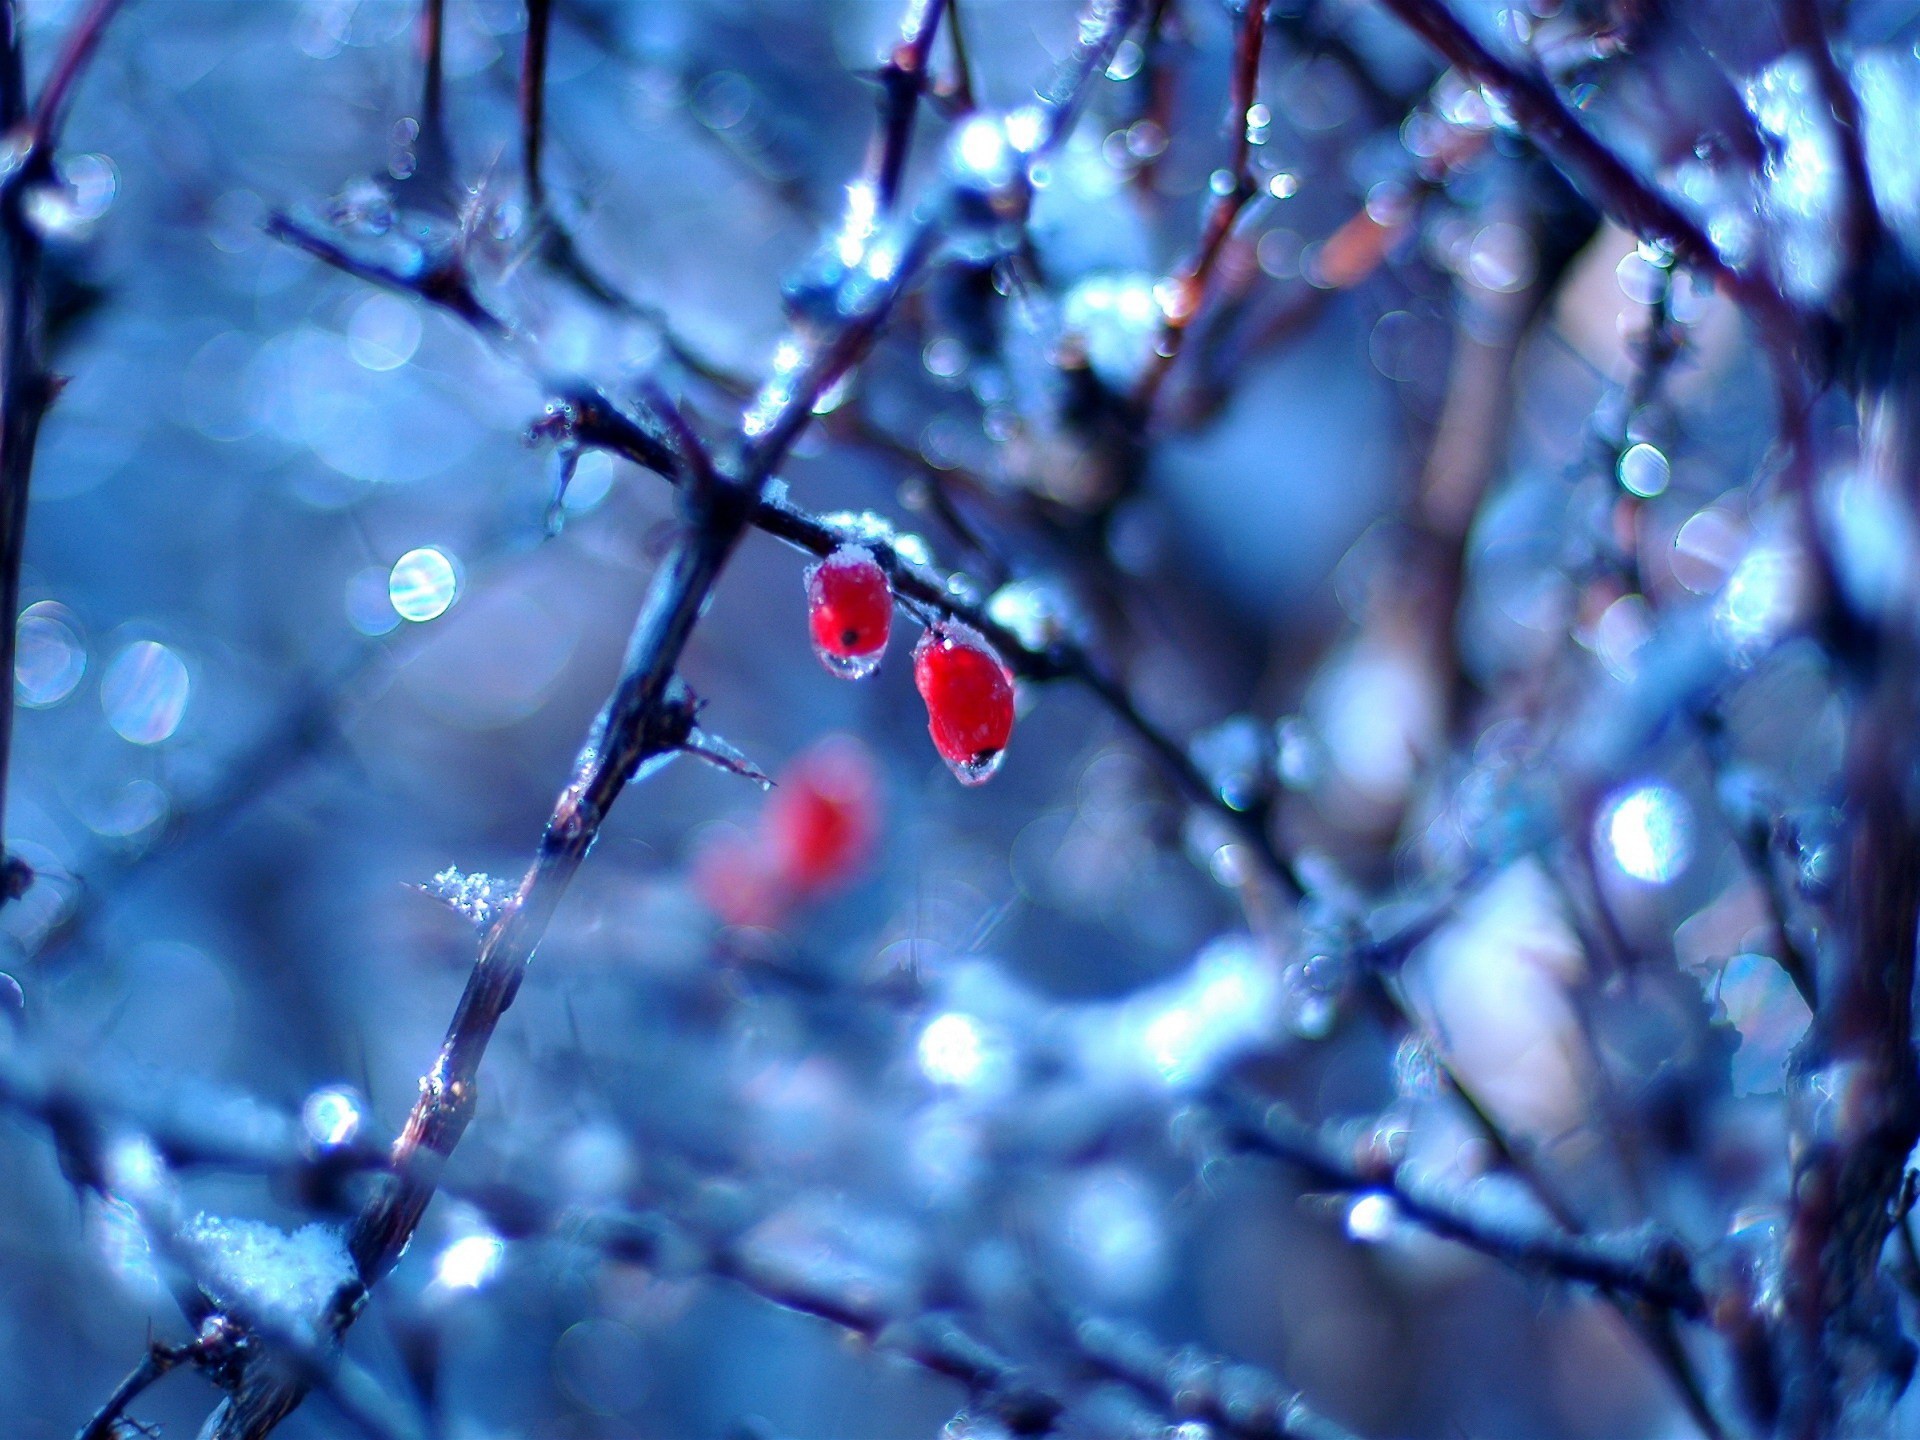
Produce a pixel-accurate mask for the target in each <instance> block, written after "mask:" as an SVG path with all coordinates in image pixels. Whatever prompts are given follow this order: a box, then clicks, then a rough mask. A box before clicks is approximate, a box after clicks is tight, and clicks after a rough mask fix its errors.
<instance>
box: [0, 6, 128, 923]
mask: <svg viewBox="0 0 1920 1440" xmlns="http://www.w3.org/2000/svg"><path fill="white" fill-rule="evenodd" d="M119 5H120V0H94V3H93V4H92V6H91V7H89V9H88V10H87V11H86V13H85V14H83V15H82V16H81V17H80V19H79V20H78V21H76V22H75V24H74V26H73V28H72V29H71V30H70V31H68V32H67V37H66V42H65V44H64V45H63V46H62V48H61V50H60V53H59V55H58V56H57V57H56V58H55V60H54V64H53V70H52V72H51V74H50V75H49V77H48V80H47V83H46V86H45V88H44V89H43V90H42V91H41V94H40V99H39V102H38V103H37V104H36V105H35V106H34V107H33V110H32V119H31V121H30V122H28V121H27V114H28V104H27V93H26V84H27V82H26V58H25V55H24V53H23V51H22V43H23V37H22V36H21V33H20V27H21V17H20V11H19V7H18V5H17V3H15V0H8V3H7V5H6V8H5V12H4V14H3V15H0V31H3V32H4V33H0V123H4V125H5V128H6V129H7V130H8V131H10V132H17V131H18V129H19V128H20V126H21V125H22V124H23V123H24V124H26V125H27V134H26V136H25V137H24V140H23V141H22V142H21V143H23V145H24V154H23V155H21V157H20V158H19V161H18V164H17V165H16V167H15V168H14V169H13V170H12V171H11V172H10V173H8V174H7V175H6V177H5V178H4V180H0V261H3V262H4V264H5V267H6V281H5V285H6V289H5V314H4V316H3V317H0V683H3V684H4V687H5V691H6V693H5V695H4V696H0V815H4V814H5V811H6V794H7V769H8V763H9V761H10V759H11V756H12V751H13V669H14V648H15V643H16V635H15V627H16V622H17V620H18V617H19V614H20V565H21V561H22V559H23V558H24V555H25V552H26V538H27V508H28V497H29V491H30V488H31V485H32V481H33V457H34V451H35V449H36V447H37V446H38V445H39V440H40V425H41V422H42V421H43V420H44V419H45V418H46V414H47V409H48V407H49V406H51V405H52V403H53V400H54V397H55V396H56V395H57V394H58V393H59V384H58V382H57V381H56V380H55V378H54V376H53V375H52V373H51V372H50V371H49V370H48V369H47V315H46V307H47V298H46V277H45V275H44V273H43V265H44V261H45V253H46V252H45V246H44V243H43V241H42V239H41V235H40V231H39V230H38V229H37V228H36V227H35V225H34V222H33V219H32V217H31V216H30V215H29V214H28V213H27V202H28V197H29V196H30V195H31V194H32V192H33V191H35V190H36V189H38V188H40V187H42V186H46V185H52V184H55V183H57V179H56V176H55V174H54V168H53V151H54V147H55V145H56V144H57V143H58V141H59V130H60V123H61V118H62V116H63V114H64V112H65V109H66V103H67V99H68V97H69V96H70V95H71V94H72V91H73V88H74V86H76V85H77V84H78V83H79V81H80V77H81V75H82V73H84V71H85V69H86V66H87V62H88V60H90V59H91V58H92V56H93V54H94V52H95V50H96V48H97V47H98V45H99V43H100V36H101V34H102V32H104V30H105V29H106V26H107V22H108V21H109V20H111V19H112V18H113V14H114V12H115V11H116V10H117V9H119ZM4 840H5V837H4V835H3V834H0V904H4V903H5V902H6V900H8V899H11V898H14V897H16V896H18V895H19V894H21V893H22V892H23V891H24V890H25V889H26V888H27V886H28V884H30V883H31V881H32V874H31V872H30V871H28V869H27V868H26V865H25V863H24V862H23V861H21V860H20V859H19V858H18V857H17V856H14V855H12V854H10V853H6V852H5V850H4Z"/></svg>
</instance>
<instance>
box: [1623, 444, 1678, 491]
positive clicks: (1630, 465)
mask: <svg viewBox="0 0 1920 1440" xmlns="http://www.w3.org/2000/svg"><path fill="white" fill-rule="evenodd" d="M1618 473H1619V476H1620V484H1621V486H1622V487H1623V488H1625V489H1626V490H1629V491H1631V492H1632V493H1633V494H1635V495H1639V496H1642V497H1643V498H1647V499H1651V498H1652V497H1653V496H1655V495H1659V494H1662V493H1663V492H1664V491H1665V490H1666V488H1667V481H1668V480H1669V479H1671V478H1672V476H1673V467H1672V465H1670V464H1669V463H1668V462H1667V457H1666V456H1665V455H1664V454H1662V453H1661V452H1660V451H1659V450H1658V449H1656V448H1655V447H1654V446H1652V445H1648V444H1646V443H1645V442H1644V441H1643V442H1641V443H1640V444H1638V445H1630V446H1628V447H1627V449H1626V451H1625V452H1624V453H1623V454H1622V455H1621V456H1620V464H1619V470H1618Z"/></svg>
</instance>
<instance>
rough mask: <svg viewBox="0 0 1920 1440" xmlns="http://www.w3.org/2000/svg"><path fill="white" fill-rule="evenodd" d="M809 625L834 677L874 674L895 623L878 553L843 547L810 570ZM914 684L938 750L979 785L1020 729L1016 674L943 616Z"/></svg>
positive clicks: (926, 638) (917, 655)
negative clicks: (1015, 717) (1015, 724)
mask: <svg viewBox="0 0 1920 1440" xmlns="http://www.w3.org/2000/svg"><path fill="white" fill-rule="evenodd" d="M807 624H808V627H809V629H810V630H811V632H812V634H813V648H814V650H815V652H816V653H818V654H819V656H820V660H821V662H822V663H823V664H824V665H825V666H826V667H827V668H828V669H829V670H831V671H832V672H833V673H834V674H836V675H841V676H846V677H849V678H857V677H859V676H862V675H870V674H872V673H873V671H874V670H875V669H876V668H877V667H878V666H879V664H880V656H881V654H882V653H883V652H884V651H885V650H886V648H887V636H888V634H889V633H890V632H891V630H892V628H893V588H892V587H891V586H890V585H889V584H888V583H887V573H886V571H884V570H882V569H881V568H880V565H879V562H878V561H876V560H875V559H874V558H873V554H872V552H871V551H869V550H866V549H863V548H862V547H860V546H857V545H843V546H841V547H840V548H839V549H838V550H836V551H834V552H833V554H831V555H829V556H827V558H826V559H824V560H822V561H821V562H820V563H819V564H818V565H815V566H813V567H812V568H810V569H809V570H808V571H807ZM913 683H914V685H915V687H916V688H917V689H918V690H919V691H920V698H921V699H922V700H924V701H925V702H926V706H927V732H928V733H929V734H930V735H932V736H933V748H934V749H936V750H938V751H939V752H940V758H941V759H942V760H945V761H946V762H947V766H948V768H949V769H951V770H952V771H953V773H954V774H955V775H956V776H957V777H958V778H959V779H960V781H961V782H962V783H963V784H967V785H978V784H980V783H981V782H982V781H984V780H986V779H987V778H988V777H990V776H991V775H992V774H993V772H994V771H996V770H998V769H999V768H1000V757H1001V755H1002V754H1003V753H1004V752H1005V750H1006V748H1007V739H1008V737H1009V736H1010V735H1012V733H1013V676H1012V674H1011V673H1010V672H1009V671H1008V669H1007V667H1006V665H1005V664H1004V663H1002V661H1001V659H1000V657H999V656H998V655H996V654H994V652H993V649H992V647H991V646H989V645H988V644H987V642H986V641H985V640H984V639H982V638H981V636H980V635H979V634H978V633H977V632H976V631H974V630H972V629H970V628H969V627H967V626H965V625H962V624H960V623H958V622H957V621H952V620H937V621H935V622H934V623H933V624H932V625H929V626H928V627H927V629H926V632H925V633H924V634H923V635H921V637H920V642H919V644H917V645H915V646H914V648H913Z"/></svg>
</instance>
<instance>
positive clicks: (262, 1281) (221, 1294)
mask: <svg viewBox="0 0 1920 1440" xmlns="http://www.w3.org/2000/svg"><path fill="white" fill-rule="evenodd" d="M179 1238H180V1244H181V1246H182V1247H183V1248H184V1249H185V1250H186V1252H187V1253H188V1255H189V1256H191V1257H192V1258H193V1259H194V1260H195V1261H196V1262H197V1269H196V1272H195V1273H196V1274H198V1275H199V1276H200V1277H202V1278H201V1287H202V1288H203V1289H204V1290H205V1291H206V1292H207V1294H208V1296H209V1298H211V1299H212V1300H213V1301H214V1303H215V1304H218V1305H223V1306H228V1307H231V1308H232V1310H233V1312H234V1313H235V1314H236V1315H238V1316H241V1317H242V1318H247V1317H251V1318H254V1319H257V1320H259V1321H262V1322H265V1323H269V1324H272V1325H274V1326H277V1327H279V1328H282V1329H288V1330H293V1331H295V1332H296V1333H306V1332H309V1331H312V1330H315V1329H317V1328H318V1326H319V1325H320V1322H321V1318H322V1316H323V1315H324V1314H325V1313H326V1310H327V1308H328V1306H329V1305H330V1304H331V1302H332V1300H333V1298H334V1296H335V1295H336V1294H338V1293H339V1291H340V1290H341V1289H342V1287H344V1286H347V1285H350V1284H352V1283H353V1282H354V1281H355V1280H356V1279H357V1278H358V1277H357V1275H356V1273H355V1271H354V1268H353V1261H352V1260H351V1259H350V1258H349V1257H348V1255H347V1247H346V1236H345V1233H344V1231H342V1229H341V1227H340V1226H339V1225H337V1224H328V1223H325V1222H321V1221H315V1222H313V1223H311V1224H307V1225H302V1226H301V1227H300V1228H299V1229H298V1230H295V1231H293V1232H292V1233H291V1234H289V1233H287V1232H286V1231H284V1230H281V1229H279V1228H278V1227H276V1226H273V1225H269V1224H266V1223H265V1222H263V1221H259V1220H229V1219H225V1218H222V1217H220V1216H217V1215H208V1214H205V1213H204V1212H203V1213H201V1214H198V1215H195V1216H194V1217H193V1218H192V1219H191V1220H189V1221H187V1222H186V1224H184V1225H182V1226H181V1227H180V1237H179Z"/></svg>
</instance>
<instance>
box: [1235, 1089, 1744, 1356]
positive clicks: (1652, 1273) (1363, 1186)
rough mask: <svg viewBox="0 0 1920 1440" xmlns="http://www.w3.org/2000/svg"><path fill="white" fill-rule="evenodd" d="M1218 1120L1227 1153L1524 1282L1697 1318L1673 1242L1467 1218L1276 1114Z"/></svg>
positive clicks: (1243, 1107) (1699, 1307) (1239, 1110)
mask: <svg viewBox="0 0 1920 1440" xmlns="http://www.w3.org/2000/svg"><path fill="white" fill-rule="evenodd" d="M1218 1113H1219V1115H1220V1118H1221V1120H1222V1123H1223V1124H1224V1125H1225V1127H1226V1138H1227V1141H1228V1143H1229V1144H1231V1145H1232V1146H1233V1147H1234V1148H1236V1149H1239V1150H1244V1151H1248V1152H1251V1153H1254V1154H1261V1155H1268V1156H1271V1157H1273V1158H1274V1159H1277V1160H1283V1161H1285V1162H1286V1163H1287V1164H1288V1165H1290V1166H1292V1167H1293V1168H1294V1169H1296V1170H1299V1171H1300V1172H1301V1173H1302V1174H1304V1175H1306V1176H1307V1178H1308V1179H1309V1180H1311V1181H1312V1182H1313V1183H1314V1184H1316V1185H1320V1186H1325V1187H1327V1188H1329V1189H1333V1190H1338V1191H1342V1192H1345V1193H1349V1194H1365V1193H1374V1194H1380V1195H1385V1196H1387V1197H1388V1198H1389V1199H1391V1200H1392V1201H1393V1204H1394V1207H1395V1209H1396V1210H1397V1211H1398V1213H1399V1214H1401V1215H1403V1216H1404V1217H1406V1218H1407V1219H1408V1220H1411V1221H1413V1222H1414V1223H1415V1224H1417V1225H1419V1226H1421V1227H1422V1228H1423V1229H1425V1230H1428V1231H1431V1232H1432V1233H1433V1234H1435V1235H1438V1236H1440V1237H1442V1238H1443V1239H1447V1240H1453V1241H1456V1242H1458V1243H1459V1244H1461V1245H1465V1246H1466V1247H1468V1248H1469V1249H1472V1250H1478V1251H1479V1252H1480V1253H1481V1254H1483V1255H1486V1256H1489V1257H1490V1258H1492V1259H1495V1260H1498V1261H1500V1262H1501V1263H1502V1264H1504V1265H1508V1266H1510V1267H1512V1268H1513V1269H1515V1270H1518V1271H1521V1272H1522V1273H1524V1274H1531V1275H1540V1276H1545V1277H1548V1278H1550V1279H1555V1280H1563V1281H1569V1282H1572V1283H1575V1284H1583V1285H1590V1286H1593V1287H1594V1288H1596V1289H1599V1290H1603V1291H1612V1292H1615V1293H1617V1294H1620V1295H1626V1296H1631V1297H1633V1298H1634V1299H1637V1300H1641V1301H1644V1302H1646V1303H1647V1304H1649V1305H1653V1306H1655V1307H1657V1308H1659V1309H1662V1310H1670V1311H1672V1312H1673V1313H1674V1314H1676V1315H1679V1316H1682V1317H1684V1318H1686V1319H1689V1320H1700V1319H1703V1318H1704V1317H1705V1315H1706V1300H1705V1297H1704V1296H1703V1294H1702V1293H1701V1289H1700V1286H1699V1283H1698V1282H1697V1281H1696V1280H1695V1279H1694V1275H1693V1265H1692V1261H1691V1260H1690V1258H1689V1257H1688V1255H1687V1253H1686V1251H1685V1250H1684V1249H1682V1248H1681V1247H1680V1244H1679V1242H1678V1241H1676V1240H1672V1239H1670V1238H1646V1237H1635V1238H1632V1239H1626V1238H1622V1239H1608V1238H1605V1237H1599V1236H1575V1235H1569V1234H1567V1233H1565V1232H1563V1231H1560V1230H1558V1229H1555V1228H1549V1227H1547V1226H1540V1225H1528V1224H1526V1223H1524V1222H1518V1221H1514V1220H1510V1219H1494V1218H1490V1217H1485V1216H1480V1215H1476V1214H1475V1213H1474V1212H1473V1211H1472V1210H1471V1209H1470V1208H1469V1207H1467V1206H1464V1205H1461V1204H1459V1203H1458V1202H1456V1201H1455V1200H1453V1199H1452V1198H1451V1197H1449V1196H1446V1195H1444V1194H1442V1193H1440V1192H1438V1191H1437V1190H1434V1189H1432V1188H1430V1187H1425V1186H1421V1187H1413V1186H1409V1185H1407V1184H1405V1183H1404V1182H1403V1181H1402V1180H1401V1178H1400V1176H1399V1175H1398V1173H1397V1171H1396V1168H1395V1167H1394V1166H1393V1165H1391V1164H1389V1163H1382V1164H1380V1165H1377V1166H1373V1167H1366V1166H1362V1165H1360V1164H1356V1163H1355V1162H1354V1161H1352V1160H1351V1159H1349V1158H1347V1157H1346V1156H1344V1155H1343V1154H1342V1153H1341V1152H1340V1151H1338V1150H1337V1149H1336V1148H1335V1147H1333V1146H1332V1145H1330V1144H1329V1143H1328V1142H1327V1141H1326V1140H1324V1139H1323V1138H1322V1137H1321V1136H1320V1134H1319V1133H1318V1132H1317V1131H1315V1130H1313V1129H1312V1128H1311V1127H1309V1126H1306V1125H1303V1124H1301V1123H1300V1122H1299V1121H1298V1120H1295V1119H1293V1118H1292V1117H1291V1116H1289V1115H1287V1114H1285V1113H1284V1112H1283V1111H1282V1110H1280V1109H1279V1108H1278V1107H1268V1108H1267V1109H1266V1110H1265V1111H1264V1112H1262V1111H1257V1110H1255V1109H1254V1108H1253V1107H1252V1106H1249V1105H1247V1104H1245V1103H1244V1102H1239V1101H1235V1100H1232V1099H1230V1098H1229V1099H1225V1100H1223V1101H1222V1102H1221V1104H1220V1107H1219V1112H1218Z"/></svg>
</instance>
